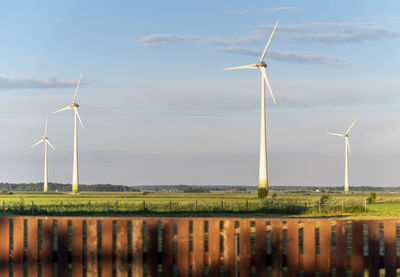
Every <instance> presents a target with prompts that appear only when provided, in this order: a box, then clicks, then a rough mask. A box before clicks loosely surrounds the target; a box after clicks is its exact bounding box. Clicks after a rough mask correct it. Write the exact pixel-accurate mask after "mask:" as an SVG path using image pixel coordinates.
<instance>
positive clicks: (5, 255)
mask: <svg viewBox="0 0 400 277" xmlns="http://www.w3.org/2000/svg"><path fill="white" fill-rule="evenodd" d="M0 235H1V240H2V243H0V276H8V275H9V262H10V261H9V260H10V219H9V218H8V217H3V218H0Z"/></svg>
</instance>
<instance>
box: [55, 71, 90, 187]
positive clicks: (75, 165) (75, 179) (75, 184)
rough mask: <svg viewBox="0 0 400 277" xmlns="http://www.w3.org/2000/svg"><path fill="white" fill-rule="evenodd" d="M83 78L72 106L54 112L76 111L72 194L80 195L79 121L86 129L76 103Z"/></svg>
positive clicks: (77, 87)
mask: <svg viewBox="0 0 400 277" xmlns="http://www.w3.org/2000/svg"><path fill="white" fill-rule="evenodd" d="M81 78H82V75H80V76H79V79H78V84H77V86H76V90H75V94H74V98H73V99H72V104H71V105H69V106H66V107H64V108H62V109H59V110H57V111H55V112H53V113H58V112H62V111H65V110H71V109H73V110H74V161H73V167H72V192H73V193H78V184H79V178H78V124H77V123H78V122H77V121H78V120H79V123H80V124H81V126H82V128H84V127H83V123H82V120H81V117H80V116H79V113H78V108H79V105H78V104H77V103H76V96H77V94H78V89H79V83H80V82H81Z"/></svg>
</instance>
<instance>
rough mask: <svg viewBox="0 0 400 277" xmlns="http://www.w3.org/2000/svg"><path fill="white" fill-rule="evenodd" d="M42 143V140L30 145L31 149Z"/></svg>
mask: <svg viewBox="0 0 400 277" xmlns="http://www.w3.org/2000/svg"><path fill="white" fill-rule="evenodd" d="M42 142H43V139H41V140H39V141H38V142H36V143H34V144H32V145H31V148H32V147H35V146H36V145H38V144H40V143H42Z"/></svg>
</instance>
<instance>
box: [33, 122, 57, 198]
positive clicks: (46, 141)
mask: <svg viewBox="0 0 400 277" xmlns="http://www.w3.org/2000/svg"><path fill="white" fill-rule="evenodd" d="M42 142H44V180H43V191H44V192H47V187H48V183H47V177H48V176H47V144H48V145H50V147H51V148H53V149H54V150H56V149H55V148H54V146H53V145H52V144H51V142H50V140H49V139H48V137H47V119H46V125H45V127H44V135H43V138H42V139H41V140H39V141H38V142H36V143H35V144H33V145H32V146H31V147H35V146H36V145H38V144H40V143H42Z"/></svg>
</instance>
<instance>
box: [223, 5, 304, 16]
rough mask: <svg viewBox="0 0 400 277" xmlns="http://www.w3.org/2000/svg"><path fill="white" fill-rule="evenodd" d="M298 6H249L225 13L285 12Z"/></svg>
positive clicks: (294, 9) (296, 8)
mask: <svg viewBox="0 0 400 277" xmlns="http://www.w3.org/2000/svg"><path fill="white" fill-rule="evenodd" d="M298 9H299V8H298V7H294V6H282V7H274V8H265V9H255V8H253V7H248V8H245V9H243V10H238V11H226V12H224V13H225V14H232V15H243V14H249V13H251V12H269V13H271V12H285V11H296V10H298Z"/></svg>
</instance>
